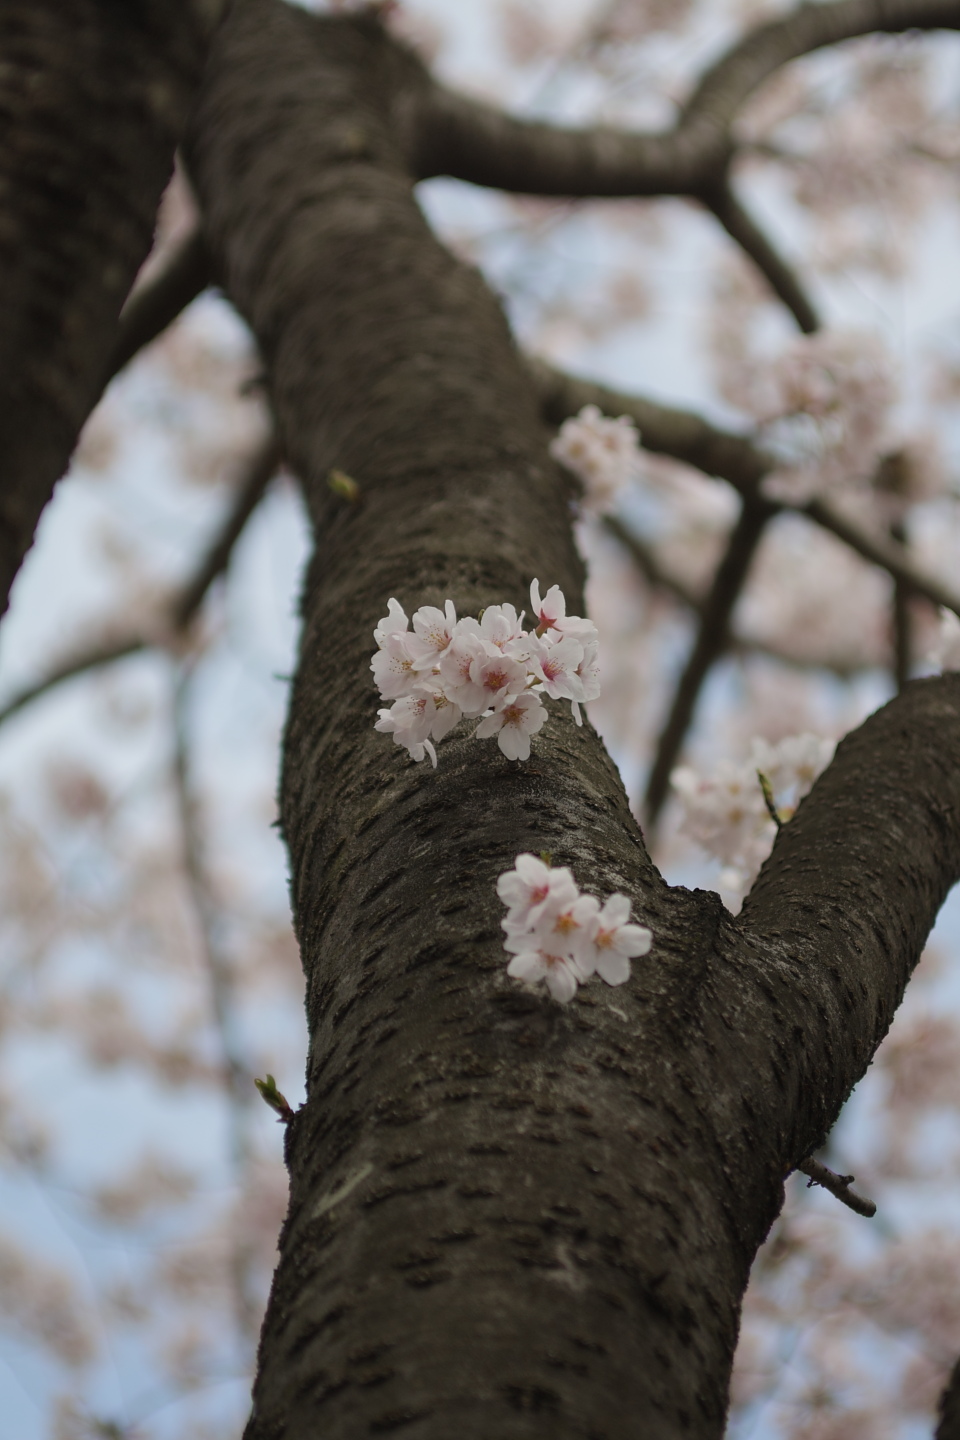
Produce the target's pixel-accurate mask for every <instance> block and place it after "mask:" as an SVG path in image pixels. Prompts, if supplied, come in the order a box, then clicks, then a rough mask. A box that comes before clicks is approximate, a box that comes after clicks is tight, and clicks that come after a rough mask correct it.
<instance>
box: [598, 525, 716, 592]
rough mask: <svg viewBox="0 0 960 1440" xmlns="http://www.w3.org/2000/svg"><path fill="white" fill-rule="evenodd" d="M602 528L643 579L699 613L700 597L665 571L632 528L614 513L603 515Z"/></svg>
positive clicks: (651, 549)
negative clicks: (629, 528)
mask: <svg viewBox="0 0 960 1440" xmlns="http://www.w3.org/2000/svg"><path fill="white" fill-rule="evenodd" d="M603 528H604V529H605V530H606V531H607V533H608V534H610V535H612V536H613V538H614V539H615V540H616V541H617V542H618V543H619V544H620V545H622V546H623V548H624V550H626V551H627V554H628V555H630V557H631V558H632V560H633V562H634V564H635V565H636V567H637V569H638V570H639V571H640V574H641V575H642V576H643V577H644V579H645V580H647V581H648V582H649V583H650V584H651V585H653V586H654V587H655V588H656V589H658V590H666V591H667V593H668V594H670V595H672V596H673V597H674V599H675V600H679V601H680V602H681V604H683V605H686V606H687V608H688V609H689V610H693V611H696V612H697V613H698V614H699V612H700V607H701V603H702V602H701V600H700V598H699V597H698V596H697V595H695V594H694V593H693V591H692V590H691V589H690V588H689V587H688V586H687V585H686V584H685V583H684V582H683V581H682V580H681V579H679V577H678V576H676V575H670V574H668V573H667V571H666V570H665V569H664V568H663V566H662V565H661V564H660V561H659V559H658V558H657V556H656V555H655V554H654V551H653V548H652V546H650V545H648V544H647V543H646V541H645V540H641V539H640V537H639V535H635V534H634V533H633V531H632V530H628V529H627V527H626V525H624V523H623V521H622V520H620V519H618V518H617V516H616V515H605V516H604V517H603Z"/></svg>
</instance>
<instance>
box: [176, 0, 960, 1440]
mask: <svg viewBox="0 0 960 1440" xmlns="http://www.w3.org/2000/svg"><path fill="white" fill-rule="evenodd" d="M421 93H422V72H421V71H420V69H419V67H418V66H417V64H416V62H415V61H414V60H413V59H412V58H411V57H409V56H407V55H406V54H405V53H404V52H402V51H401V50H400V49H399V48H398V47H397V46H396V45H395V44H394V43H393V42H391V41H390V40H389V39H388V38H387V37H385V36H384V35H383V33H382V32H381V30H380V29H379V27H378V25H377V24H376V22H375V21H374V20H373V19H371V18H369V17H367V18H356V19H353V20H343V19H339V20H330V19H324V20H318V19H316V18H313V17H310V16H307V15H305V14H304V13H302V12H300V11H296V10H293V9H288V8H286V7H285V6H283V5H281V4H278V3H274V0H238V3H236V4H235V5H234V8H233V10H232V12H231V15H230V17H229V19H228V21H227V22H226V23H225V25H224V27H223V28H222V30H221V32H220V34H219V36H218V39H217V43H216V46H215V51H214V55H213V57H212V62H211V64H210V67H209V70H208V74H207V78H206V82H205V86H204V90H203V93H202V97H201V103H200V105H199V107H198V112H197V115H196V117H195V124H194V128H193V133H192V138H191V144H190V151H189V160H190V164H191V168H192V172H193V175H194V178H195V181H196V183H197V185H198V189H199V193H200V196H201V202H202V206H203V211H204V219H205V225H206V230H207V239H208V242H209V244H210V247H211V249H212V251H213V254H214V256H215V260H216V263H217V265H218V271H219V273H221V274H222V275H223V276H224V278H225V285H226V288H227V292H228V294H229V295H230V298H231V299H232V300H233V301H234V303H235V304H236V305H237V306H238V308H239V309H240V310H241V312H242V313H243V314H244V315H245V316H246V317H247V319H248V320H249V322H250V324H251V326H252V327H253V329H254V331H255V333H256V335H257V337H258V340H259V342H260V344H261V347H262V350H263V353H264V357H265V361H266V364H267V368H268V372H269V377H270V384H271V390H272V396H273V403H274V405H275V407H276V411H277V416H278V420H279V424H280V427H281V432H282V440H283V445H284V449H285V453H286V454H287V456H288V457H289V460H290V463H291V464H292V466H293V467H294V469H295V470H296V471H297V473H298V474H299V476H300V478H301V481H302V484H303V489H304V494H305V497H306V501H307V504H308V507H309V510H310V515H311V519H312V522H313V526H314V530H315V534H316V553H315V555H314V558H313V560H312V563H311V565H310V569H309V573H308V577H307V580H306V585H305V591H304V600H303V621H304V629H303V639H302V648H301V657H300V665H299V669H298V673H297V677H296V681H295V684H294V688H293V694H292V699H291V709H290V719H289V725H288V729H287V734H286V743H285V753H284V765H283V781H282V792H281V813H282V822H283V827H284V831H285V835H286V838H287V842H288V845H289V848H290V855H291V866H292V879H291V887H292V897H293V905H294V912H295V919H296V926H297V933H298V937H299V941H300V945H301V951H302V958H303V965H304V970H305V973H306V977H307V1013H308V1021H309V1032H310V1053H309V1061H308V1098H307V1102H306V1104H305V1106H304V1107H303V1109H302V1110H301V1111H300V1112H299V1114H298V1115H297V1117H296V1119H295V1120H294V1121H293V1122H292V1124H291V1126H290V1128H289V1131H288V1137H287V1140H288V1144H287V1158H288V1163H289V1167H290V1177H291V1198H290V1210H289V1214H288V1218H287V1222H286V1225H285V1227H284V1231H283V1234H282V1237H281V1260H280V1266H279V1269H278V1272H277V1276H276V1280H275V1283H274V1287H273V1293H272V1297H271V1302H270V1307H269V1311H268V1316H267V1320H266V1322H265V1327H264V1333H263V1338H262V1342H261V1350H260V1371H259V1376H258V1380H257V1384H256V1388H255V1397H254V1398H255V1405H254V1411H253V1415H252V1418H251V1421H250V1425H249V1427H248V1431H247V1436H248V1440H281V1437H282V1440H308V1437H309V1440H314V1437H316V1436H318V1435H321V1434H322V1435H323V1436H324V1437H325V1440H356V1437H358V1436H362V1435H367V1434H373V1435H376V1434H386V1433H390V1432H393V1431H397V1430H404V1432H405V1433H406V1434H409V1435H410V1436H411V1437H414V1436H422V1437H424V1440H428V1437H429V1440H446V1437H448V1436H450V1435H451V1434H454V1433H455V1434H458V1435H461V1436H463V1437H464V1440H466V1437H477V1440H481V1437H483V1440H488V1437H489V1436H491V1435H496V1436H498V1437H504V1440H506V1437H514V1436H515V1437H521V1436H522V1437H533V1436H536V1437H543V1440H546V1437H550V1440H564V1437H583V1440H585V1437H594V1440H599V1437H601V1436H602V1437H605V1440H615V1437H627V1436H631V1437H636V1436H638V1435H642V1436H644V1437H645V1440H646V1437H650V1440H659V1437H664V1440H665V1437H671V1440H672V1437H678V1436H696V1437H715V1436H717V1435H719V1434H720V1433H721V1431H722V1427H723V1420H724V1415H725V1410H726V1397H727V1386H728V1379H729V1371H730V1365H731V1360H732V1355H733V1349H734V1344H735V1340H736V1332H737V1316H738V1311H739V1305H740V1300H741V1296H742V1293H743V1290H744V1287H745V1285H746V1281H747V1276H748V1273H749V1268H750V1264H751V1262H752V1260H753V1257H754V1254H755V1252H756V1249H757V1247H758V1246H759V1244H760V1243H761V1242H762V1240H763V1238H764V1236H765V1234H766V1233H767V1230H768V1228H769V1226H770V1224H771V1222H772V1220H773V1218H774V1216H775V1215H776V1213H777V1211H778V1208H779V1206H780V1203H781V1198H782V1183H783V1178H784V1176H785V1174H786V1173H787V1172H788V1171H789V1170H790V1168H792V1166H793V1165H795V1164H796V1163H798V1162H799V1161H800V1160H801V1159H803V1158H804V1157H805V1156H806V1155H807V1154H809V1153H810V1151H811V1150H812V1149H814V1148H815V1146H816V1145H817V1144H819V1143H820V1142H821V1141H822V1140H823V1138H824V1136H825V1134H826V1132H827V1130H828V1128H829V1126H830V1125H831V1124H832V1123H833V1120H834V1119H835V1117H836V1115H837V1113H838V1111H839V1108H840V1106H841V1104H842V1102H843V1100H844V1099H845V1097H846V1095H847V1094H848V1093H849V1090H850V1088H851V1087H852V1085H853V1084H854V1083H855V1081H856V1080H857V1079H858V1078H859V1076H860V1075H861V1074H862V1073H863V1070H864V1068H865V1067H866V1065H867V1064H868V1062H869V1059H870V1056H871V1055H872V1053H873V1051H874V1049H875V1048H876V1045H877V1044H878V1043H879V1041H880V1039H881V1037H882V1035H883V1033H884V1032H885V1030H886V1028H887V1026H888V1024H889V1021H890V1018H891V1016H892V1014H893V1010H894V1008H895V1006H896V1004H897V1003H898V1000H899V998H900V994H901V993H902V990H903V986H904V985H905V983H906V980H907V978H908V976H909V973H910V970H911V968H912V966H913V965H914V964H915V963H916V960H917V958H918V956H919V953H920V949H921V948H922V944H923V941H924V938H925V936H926V933H927V930H928V929H929V926H930V924H931V923H932V921H933V918H934V916H935V914H936V910H937V908H938V907H939V904H940V903H941V902H942V899H943V896H944V895H945V893H946V890H947V888H948V887H949V885H950V884H951V883H952V881H953V880H954V879H955V878H956V876H957V873H958V871H960V782H958V775H960V677H957V678H956V679H946V680H943V681H936V682H923V683H920V684H917V685H913V686H909V687H907V689H906V691H905V692H904V695H903V696H902V697H901V698H900V699H899V700H898V701H896V702H894V704H893V705H891V706H890V707H888V708H887V709H886V710H885V711H883V712H881V713H880V714H879V715H878V716H877V717H874V719H872V720H871V721H869V722H868V723H867V725H866V726H865V727H864V728H863V729H862V730H861V731H860V732H858V733H857V734H856V735H854V736H853V737H851V738H850V739H848V741H847V742H845V744H844V746H842V747H841V751H840V754H839V757H838V760H837V761H836V762H835V763H834V765H833V766H832V767H831V769H830V771H828V773H827V775H826V776H824V777H823V779H822V780H821V781H820V782H819V784H818V786H817V787H816V788H815V790H814V792H813V794H812V796H811V797H810V798H809V799H808V800H807V801H806V802H805V803H804V805H803V806H802V807H801V809H800V812H799V814H798V816H797V818H796V819H795V820H793V821H792V822H791V823H790V825H789V826H786V827H785V828H784V831H783V832H782V834H781V836H780V838H779V840H778V843H777V846H776V848H775V851H774V855H773V857H772V859H771V861H770V862H768V865H767V867H766V868H765V871H764V873H763V875H762V876H761V879H760V881H759V882H758V885H757V887H756V889H755V892H754V894H753V895H752V896H751V898H750V901H749V903H748V905H747V907H746V908H745V911H744V914H743V916H742V917H740V918H738V919H737V920H735V919H733V918H732V917H731V916H729V915H728V914H727V913H726V911H725V910H724V909H723V906H722V905H721V903H720V900H719V898H718V897H717V896H716V895H714V894H712V893H706V892H701V891H696V892H693V893H691V892H689V891H686V890H683V889H681V888H671V887H668V886H667V885H666V884H665V882H664V881H663V879H662V878H661V877H660V875H659V874H658V872H657V871H656V869H655V868H654V866H653V865H652V863H651V862H650V860H649V858H648V856H647V854H646V851H645V849H644V846H643V841H642V837H641V835H640V833H639V830H638V828H637V825H636V823H635V821H634V820H633V818H632V817H631V815H630V813H629V809H628V806H627V802H626V797H625V795H624V792H623V788H622V785H621V783H620V780H619V777H618V776H617V774H616V770H615V768H614V766H613V764H612V763H611V761H610V759H609V758H608V756H607V755H606V753H605V751H604V749H603V747H602V745H601V743H600V741H599V740H598V738H597V736H596V735H595V733H594V732H593V731H592V730H591V729H590V727H589V725H585V726H584V728H583V729H582V730H578V729H576V727H575V726H574V724H573V722H572V720H571V719H570V718H569V716H568V715H567V714H566V713H561V712H559V711H558V710H556V709H554V710H553V711H552V712H551V717H550V721H549V724H548V725H547V726H546V727H545V728H544V730H543V731H541V733H540V735H539V736H538V737H537V738H536V740H535V741H534V751H533V755H532V757H531V759H530V761H529V762H528V763H526V764H522V765H516V764H511V763H509V762H508V761H506V760H505V759H504V757H503V756H502V755H501V754H500V752H499V750H497V749H496V747H495V746H494V745H493V744H492V743H490V742H475V741H474V740H473V739H472V738H471V737H470V735H468V734H466V733H463V730H462V729H461V730H458V731H457V732H455V734H454V735H453V736H451V737H450V738H448V739H447V740H446V741H444V743H443V745H442V747H441V749H440V760H439V766H438V768H437V770H436V771H435V772H434V771H432V770H431V769H430V768H429V767H428V766H427V765H419V766H417V765H414V764H413V763H412V762H411V761H409V760H408V759H407V758H406V756H405V755H404V754H403V752H402V751H401V750H399V749H398V748H397V747H396V746H394V745H392V744H391V742H390V740H389V738H388V737H386V736H383V735H379V734H377V733H375V731H374V729H373V722H374V720H375V718H376V710H377V700H376V694H375V690H374V687H373V685H372V681H371V676H370V673H369V669H368V666H369V660H370V656H371V653H372V650H373V640H372V630H373V628H374V625H375V624H376V622H377V620H378V619H379V617H380V616H381V615H383V614H384V613H385V610H386V602H387V599H388V598H389V597H390V596H391V595H395V596H397V598H398V599H399V600H400V601H401V602H402V603H403V604H404V606H405V607H406V608H407V609H408V610H409V609H410V608H411V607H412V608H416V607H417V606H418V605H420V604H424V603H429V604H441V605H442V603H443V601H444V600H445V599H446V598H447V597H448V596H449V597H450V598H452V599H453V600H454V601H455V603H456V605H457V607H458V613H472V614H476V613H477V611H478V610H479V608H480V607H481V606H484V605H487V604H491V603H494V602H498V601H511V602H513V603H514V604H515V605H517V607H518V608H521V607H523V606H524V604H525V603H526V596H527V588H528V586H529V583H530V581H531V580H532V579H533V578H534V577H537V578H539V580H540V582H541V585H551V584H553V583H559V584H560V585H561V586H562V588H563V589H564V591H565V593H566V595H567V599H568V604H569V606H570V608H571V610H577V609H578V608H579V606H580V602H581V598H582V597H581V581H582V567H581V564H580V562H579V559H578V557H577V555H576V552H575V549H574V545H573V540H572V535H571V524H570V511H569V495H568V493H567V492H566V490H565V486H564V481H563V477H562V476H561V474H560V473H559V472H558V470H557V469H556V467H555V466H554V465H553V464H552V462H551V461H550V459H549V457H548V455H547V451H546V438H547V436H546V434H545V432H544V430H543V428H542V423H541V420H540V417H539V413H538V409H537V405H536V400H535V396H534V393H533V390H532V387H531V382H530V380H529V378H528V375H527V372H526V370H525V369H524V367H523V365H522V364H521V362H520V360H519V357H518V356H517V354H516V352H515V350H514V347H513V344H512V342H511V339H510V337H509V334H508V332H507V329H506V326H505V324H504V321H503V318H502V316H501V315H500V313H499V311H498V309H497V307H496V305H495V303H494V301H493V299H492V297H491V296H490V294H489V293H488V291H487V290H486V288H485V287H484V285H483V283H482V282H481V280H480V279H479V277H478V276H477V274H476V273H475V272H474V271H472V270H471V269H469V268H467V267H465V266H464V265H462V264H460V263H458V262H457V261H455V260H454V259H453V258H452V257H451V256H450V255H449V254H448V253H447V252H446V251H445V250H444V249H443V248H442V247H441V246H440V245H439V244H438V243H437V241H436V240H435V239H434V238H433V237H432V236H431V234H430V232H429V230H428V228H427V226H426V224H425V222H424V219H423V217H422V215H421V213H420V211H419V209H418V207H417V204H416V201H415V198H414V195H413V190H412V170H413V165H414V160H413V156H414V152H415V149H416V120H417V103H418V96H419V95H420V94H421ZM333 466H336V467H339V468H340V469H342V470H345V471H347V472H348V473H349V474H350V475H351V476H353V477H354V479H355V480H356V481H357V483H358V485H359V487H360V500H359V503H356V504H350V503H348V502H347V501H345V500H343V499H340V498H338V497H336V496H335V495H334V494H333V493H332V492H331V490H330V489H329V487H328V486H327V483H326V477H327V474H328V472H329V470H330V468H331V467H333ZM581 613H582V612H581ZM523 850H532V851H540V850H549V851H551V852H552V854H553V856H554V859H555V861H556V863H559V864H566V865H570V866H571V867H572V868H573V870H574V873H575V875H576V877H577V879H578V880H579V882H580V883H581V885H582V886H583V887H584V888H585V889H589V890H592V891H594V892H596V893H598V894H600V895H601V896H605V895H607V894H609V893H610V892H612V891H614V890H621V891H624V892H626V893H627V894H629V895H630V896H631V898H632V900H633V903H634V911H635V914H636V915H637V916H638V918H639V919H640V920H641V921H642V922H643V923H646V924H649V925H650V926H651V928H652V929H653V931H654V948H653V951H652V953H651V955H650V956H649V957H648V958H647V959H645V960H642V961H639V962H634V977H633V979H632V981H631V982H630V983H629V984H628V985H626V986H624V987H622V988H620V989H617V990H612V989H609V988H607V987H605V986H603V985H601V984H599V983H596V984H593V985H591V986H589V987H587V988H585V989H584V990H581V991H580V992H579V995H578V997H577V999H576V1001H575V1002H574V1003H572V1004H571V1005H569V1006H568V1007H560V1006H558V1005H556V1004H555V1003H554V1002H552V1001H551V1000H550V999H549V998H547V997H546V996H545V995H542V994H530V993H528V992H526V991H524V990H522V989H521V988H520V987H518V986H517V985H516V984H515V983H514V982H512V981H510V980H509V979H508V978H507V976H506V973H505V962H506V957H505V955H504V953H503V950H502V946H501V933H500V929H499V920H500V916H501V913H502V910H501V907H500V905H499V903H498V901H497V897H496V892H495V882H496V878H497V876H498V874H500V872H502V871H503V870H506V869H508V868H510V867H511V865H512V863H513V860H514V857H515V856H516V855H517V853H518V852H519V851H523Z"/></svg>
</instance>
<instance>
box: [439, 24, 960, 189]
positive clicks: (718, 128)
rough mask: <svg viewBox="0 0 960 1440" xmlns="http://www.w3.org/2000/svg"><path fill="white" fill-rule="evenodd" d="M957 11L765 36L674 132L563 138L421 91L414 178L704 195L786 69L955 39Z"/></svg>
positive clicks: (789, 27)
mask: <svg viewBox="0 0 960 1440" xmlns="http://www.w3.org/2000/svg"><path fill="white" fill-rule="evenodd" d="M958 26H960V5H958V3H957V0H833V3H831V4H820V5H800V6H798V7H797V8H796V9H794V10H792V11H790V12H789V13H788V14H787V15H785V16H783V17H782V18H778V19H776V20H772V21H768V22H766V23H764V24H761V25H758V26H757V27H756V28H755V29H753V30H751V31H750V32H749V33H748V34H747V35H745V36H744V37H743V38H742V39H740V40H739V41H737V42H736V43H735V44H734V45H733V46H732V47H731V49H730V50H729V51H728V52H727V53H726V54H725V55H724V56H722V57H721V59H720V60H719V61H717V62H716V64H714V65H712V66H711V67H710V68H709V69H708V70H707V71H706V72H705V74H704V75H703V76H702V78H701V80H700V82H699V84H698V85H697V87H696V89H695V91H694V93H693V94H692V95H691V97H690V99H689V100H688V101H687V103H686V104H685V105H684V107H683V108H682V110H681V112H680V115H679V118H678V120H677V122H676V124H675V125H674V126H673V127H672V129H670V130H665V131H662V132H657V133H649V134H644V133H641V132H635V131H627V130H621V129H616V128H613V127H607V126H595V127H592V128H587V129H567V128H564V127H561V126H556V125H549V124H545V123H543V122H541V121H532V120H522V119H519V118H517V117H515V116H511V115H507V114H505V113H504V112H502V111H499V110H497V109H496V108H495V107H493V106H491V105H487V104H485V103H483V102H482V101H477V100H471V99H468V98H467V97H465V96H463V95H460V94H456V93H454V92H451V91H449V90H446V89H444V88H443V87H442V86H440V85H436V84H433V85H430V86H428V87H425V89H424V91H423V95H422V98H421V101H420V110H419V114H418V121H417V127H416V140H415V146H414V152H413V157H414V167H415V169H416V172H417V174H418V175H419V177H420V178H425V177H427V176H430V175H452V176H455V177H456V178H458V179H460V180H469V181H472V182H473V183H474V184H477V185H488V186H492V187H494V188H496V189H500V190H509V191H515V192H520V193H524V194H528V195H558V196H588V195H590V196H603V195H607V196H612V195H620V196H627V195H691V196H697V197H700V196H703V195H705V194H706V193H707V192H708V191H709V190H710V188H711V186H712V185H713V184H715V182H716V178H717V176H718V175H719V174H723V173H726V169H727V165H728V161H729V158H730V156H731V154H732V153H733V150H734V148H735V142H734V138H733V135H732V128H731V127H732V126H733V122H734V121H735V119H736V117H737V115H738V113H739V111H740V109H741V108H742V106H743V104H744V102H745V101H746V100H747V99H748V98H749V97H750V96H751V95H752V94H753V93H754V91H755V90H756V89H757V88H758V86H759V85H761V84H762V83H763V81H764V80H766V79H767V78H768V76H770V75H772V74H773V73H774V72H775V71H776V70H778V69H779V68H780V67H781V66H782V65H785V64H787V63H788V62H789V61H791V60H796V59H798V58H799V57H800V56H801V55H807V54H809V53H811V52H812V51H814V50H819V49H822V48H823V47H824V46H827V45H836V44H838V43H840V42H841V41H843V40H850V39H853V38H855V37H857V36H860V35H868V34H871V33H874V32H886V33H899V32H902V31H904V30H911V29H918V30H925V29H956V28H957V27H958Z"/></svg>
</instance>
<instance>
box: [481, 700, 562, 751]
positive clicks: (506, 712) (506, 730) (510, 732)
mask: <svg viewBox="0 0 960 1440" xmlns="http://www.w3.org/2000/svg"><path fill="white" fill-rule="evenodd" d="M546 719H547V712H546V710H545V709H544V707H543V703H542V701H541V699H540V697H539V695H534V694H533V693H532V692H531V691H529V690H527V691H525V692H524V693H523V694H522V695H515V696H514V697H513V698H512V699H510V700H509V701H508V702H507V704H506V705H504V707H503V709H502V710H495V711H494V712H493V714H492V715H488V716H487V718H486V719H485V720H481V721H480V724H479V725H478V726H477V728H476V731H475V734H476V738H477V739H478V740H487V739H489V738H490V736H491V735H496V737H497V744H498V745H499V746H500V749H501V750H502V751H503V753H504V755H506V757H507V759H508V760H529V759H530V736H531V735H536V734H537V732H538V730H540V729H542V727H543V725H544V722H545V721H546Z"/></svg>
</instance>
